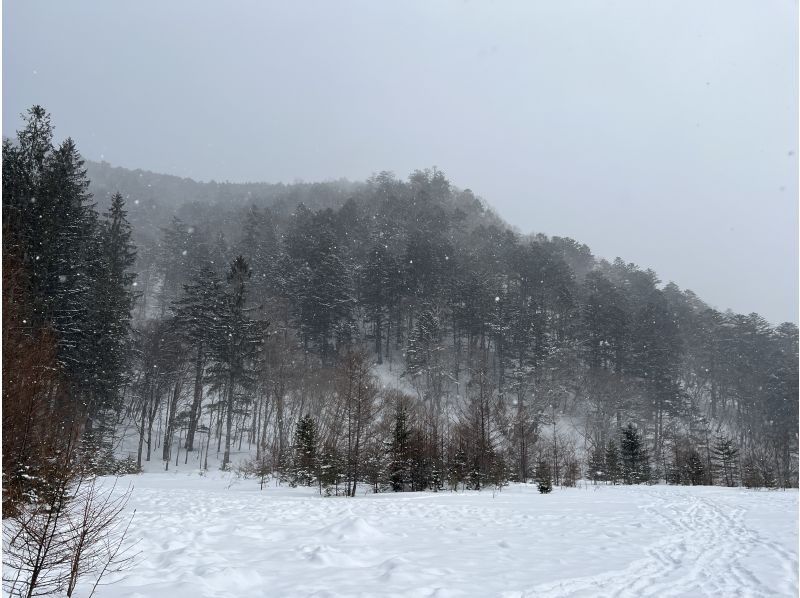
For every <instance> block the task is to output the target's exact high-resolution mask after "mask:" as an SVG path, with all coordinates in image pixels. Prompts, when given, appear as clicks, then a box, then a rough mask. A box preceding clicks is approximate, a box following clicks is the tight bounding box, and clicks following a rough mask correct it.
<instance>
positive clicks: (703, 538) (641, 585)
mask: <svg viewBox="0 0 800 598" xmlns="http://www.w3.org/2000/svg"><path fill="white" fill-rule="evenodd" d="M651 494H652V497H653V498H654V499H655V501H654V502H652V503H650V504H648V505H645V506H643V507H642V508H643V509H645V511H646V512H647V514H648V516H650V517H652V518H653V520H655V521H658V522H660V523H661V524H663V525H664V527H665V528H666V530H667V532H666V535H664V536H663V537H661V538H656V539H655V542H654V543H653V544H652V545H650V546H648V547H647V548H645V549H644V556H643V558H641V559H637V560H635V561H634V562H632V563H631V564H630V565H628V567H626V568H625V569H623V570H620V571H609V572H605V573H601V574H599V575H593V576H589V577H576V578H571V579H566V580H560V581H557V582H551V583H546V584H540V585H538V586H535V587H534V588H531V589H530V590H527V591H524V592H520V593H516V592H509V593H506V594H504V597H505V598H513V597H524V598H534V597H536V598H555V597H558V598H564V597H568V596H575V597H577V596H593V597H594V596H596V597H601V596H602V597H608V598H638V597H640V596H659V597H660V596H687V597H688V596H692V597H696V596H742V597H745V596H746V597H753V598H760V597H767V596H776V595H779V594H777V593H776V592H775V591H774V590H773V589H771V588H769V587H767V586H765V584H764V582H763V581H761V580H759V579H758V578H757V577H756V576H755V575H754V574H753V572H752V571H750V570H749V569H748V568H747V566H746V565H745V564H744V562H743V560H744V559H745V557H746V556H748V555H749V554H750V553H751V552H753V551H754V550H755V549H760V550H766V551H767V552H768V553H769V554H770V557H771V558H774V559H776V560H777V561H778V562H779V563H780V564H781V569H782V570H784V571H786V573H787V575H790V576H791V574H792V573H791V572H793V571H795V572H796V568H797V557H796V555H793V554H791V553H789V552H788V551H786V550H785V549H784V548H783V547H781V546H780V545H779V544H778V543H776V542H773V541H768V540H765V539H764V538H762V537H761V536H760V534H759V533H758V532H756V531H754V530H752V529H750V528H749V527H747V526H746V525H745V524H744V523H743V516H744V514H745V512H746V509H743V508H741V507H729V506H728V505H724V504H720V503H719V502H718V501H716V500H713V499H710V498H707V497H701V496H696V495H693V494H691V493H689V492H685V493H675V494H672V495H668V496H664V495H663V494H661V493H658V492H652V493H651ZM796 594H797V585H796V583H795V584H794V588H793V590H792V591H790V592H789V593H787V594H786V595H787V596H793V595H796Z"/></svg>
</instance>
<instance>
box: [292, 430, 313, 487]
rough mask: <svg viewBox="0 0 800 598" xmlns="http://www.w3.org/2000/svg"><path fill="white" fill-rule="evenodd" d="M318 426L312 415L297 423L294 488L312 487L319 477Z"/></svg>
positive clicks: (293, 469)
mask: <svg viewBox="0 0 800 598" xmlns="http://www.w3.org/2000/svg"><path fill="white" fill-rule="evenodd" d="M318 442H319V441H318V438H317V424H316V422H315V421H314V418H313V417H311V415H310V414H306V415H305V416H303V417H301V418H300V419H299V420H298V421H297V427H296V428H295V433H294V462H293V464H292V476H291V483H292V485H293V486H296V485H301V486H311V485H313V484H314V481H315V480H316V479H317V478H318V476H319V461H318V459H319V458H318V455H317V451H318Z"/></svg>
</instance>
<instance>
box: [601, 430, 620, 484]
mask: <svg viewBox="0 0 800 598" xmlns="http://www.w3.org/2000/svg"><path fill="white" fill-rule="evenodd" d="M605 465H606V469H605V473H606V475H605V479H606V481H608V482H611V483H612V484H618V483H619V482H620V480H621V479H622V468H621V467H620V457H619V451H618V450H617V443H616V442H615V441H614V440H613V439H611V440H609V441H608V444H607V445H606V452H605Z"/></svg>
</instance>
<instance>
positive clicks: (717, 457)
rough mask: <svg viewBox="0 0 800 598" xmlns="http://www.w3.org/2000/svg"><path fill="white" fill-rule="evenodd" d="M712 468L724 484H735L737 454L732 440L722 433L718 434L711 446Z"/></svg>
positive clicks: (737, 450)
mask: <svg viewBox="0 0 800 598" xmlns="http://www.w3.org/2000/svg"><path fill="white" fill-rule="evenodd" d="M711 454H712V459H713V463H714V468H715V469H716V471H717V475H718V476H719V478H720V479H721V480H722V481H723V483H724V484H725V485H726V486H729V487H730V486H736V485H737V477H738V476H737V475H736V469H737V468H736V463H737V458H738V455H739V449H737V448H736V447H735V446H734V444H733V441H732V440H731V439H730V438H728V437H726V436H725V435H723V434H718V435H717V437H716V439H715V440H714V446H713V447H712V448H711Z"/></svg>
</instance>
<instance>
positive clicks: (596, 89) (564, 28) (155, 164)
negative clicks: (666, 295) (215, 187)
mask: <svg viewBox="0 0 800 598" xmlns="http://www.w3.org/2000/svg"><path fill="white" fill-rule="evenodd" d="M797 22H798V6H797V0H718V1H717V0H715V1H710V0H702V1H700V2H698V1H697V0H678V1H675V0H669V1H667V0H660V1H649V2H642V1H641V0H624V1H623V0H619V1H612V0H609V1H599V0H546V1H544V0H538V1H533V0H531V1H524V2H518V3H514V2H444V1H443V2H427V1H425V2H423V1H420V2H416V3H413V2H402V3H401V2H394V3H388V2H374V1H364V2H321V1H320V2H308V3H302V4H301V3H298V2H288V1H287V2H284V3H281V4H277V3H275V4H273V3H268V2H260V1H250V2H244V1H237V2H221V1H220V2H213V3H210V2H198V1H197V0H191V1H188V0H187V1H183V2H178V1H170V2H161V1H142V0H137V1H136V2H124V3H123V2H107V1H97V2H78V1H71V2H57V1H51V2H38V1H32V0H24V1H23V0H6V1H5V2H3V133H4V134H5V135H9V134H11V133H13V132H14V131H15V130H16V128H17V127H18V125H19V119H18V116H17V115H18V114H19V113H20V112H22V111H23V110H24V109H25V108H26V107H28V106H30V105H31V104H34V103H40V104H42V105H44V106H45V107H46V108H47V109H48V110H49V111H50V112H51V113H52V115H53V119H54V122H55V124H56V126H57V133H60V134H62V135H71V136H72V137H74V138H75V139H76V141H77V142H78V147H79V148H80V150H81V151H82V153H83V154H84V155H85V156H86V157H88V158H91V159H100V158H103V159H105V160H107V161H109V162H111V163H112V164H114V165H119V166H126V167H129V168H144V169H148V170H154V171H157V172H166V173H170V174H177V175H181V176H190V177H193V178H196V179H200V180H209V179H216V180H225V179H227V180H231V181H245V180H253V181H254V180H259V181H262V180H263V181H271V182H274V181H286V182H291V181H293V180H296V179H303V180H306V181H311V180H324V179H335V178H340V177H347V178H350V179H363V178H366V177H367V176H369V175H370V174H371V173H373V172H377V171H380V170H392V171H394V172H396V173H397V174H398V175H400V176H405V175H407V174H408V173H409V172H410V171H411V170H413V169H415V168H424V167H429V166H432V165H436V166H438V167H439V168H441V169H442V170H444V171H445V172H446V173H447V175H448V176H449V178H450V179H451V180H452V181H453V183H454V184H456V185H458V186H459V187H462V188H465V187H469V188H471V189H472V190H473V191H475V192H476V193H478V194H479V195H481V196H483V197H484V198H485V199H486V200H487V201H488V202H489V203H490V204H492V205H493V206H494V207H495V208H496V210H497V211H498V212H499V213H500V215H501V216H503V217H504V218H505V219H507V220H508V221H509V222H510V223H511V224H513V225H515V226H516V227H518V228H519V229H520V230H521V231H523V232H529V231H536V232H544V233H547V234H550V235H561V236H571V237H574V238H575V239H577V240H579V241H581V242H584V243H587V244H588V245H589V246H590V247H591V248H592V250H593V251H594V253H595V254H596V255H598V256H602V257H607V258H611V259H613V258H614V257H615V256H617V255H620V256H622V257H623V258H624V259H625V260H626V261H633V262H636V263H638V264H639V265H640V266H641V267H643V268H644V267H652V268H653V269H654V270H656V271H657V272H658V274H659V275H660V277H661V278H662V279H663V280H664V281H665V282H666V281H668V280H674V281H675V282H676V283H677V284H678V285H679V286H681V287H682V288H690V289H692V290H694V291H695V292H696V293H698V295H700V296H701V297H702V298H703V299H704V300H706V301H707V302H708V303H710V304H711V305H713V306H715V307H717V308H719V309H725V308H728V307H730V308H732V309H734V310H735V311H739V312H744V313H748V312H751V311H757V312H759V313H761V314H762V315H764V316H765V317H767V319H769V320H770V321H772V322H779V321H784V320H790V321H794V322H797V311H798V258H797V255H798V250H797V243H798V242H797V223H798V215H797V199H798V168H797V164H798V162H797V145H798V144H797V133H798V54H797V37H798V31H797Z"/></svg>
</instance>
